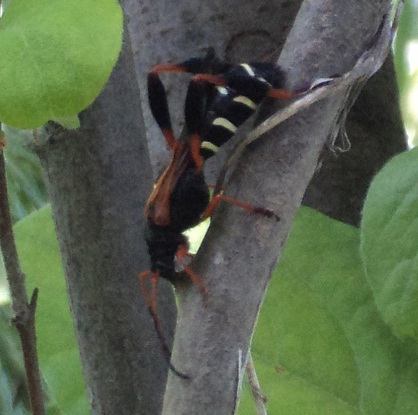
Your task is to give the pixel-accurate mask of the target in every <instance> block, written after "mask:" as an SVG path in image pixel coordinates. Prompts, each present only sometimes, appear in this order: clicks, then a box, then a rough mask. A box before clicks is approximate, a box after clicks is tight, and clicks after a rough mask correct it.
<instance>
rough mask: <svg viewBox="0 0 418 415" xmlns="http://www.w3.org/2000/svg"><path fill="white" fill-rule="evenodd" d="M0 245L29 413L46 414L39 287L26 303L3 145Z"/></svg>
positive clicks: (0, 149) (0, 187)
mask: <svg viewBox="0 0 418 415" xmlns="http://www.w3.org/2000/svg"><path fill="white" fill-rule="evenodd" d="M0 147H2V146H1V145H0ZM0 246H1V252H2V254H3V259H4V265H5V269H6V275H7V280H8V282H9V288H10V294H11V298H12V309H13V313H14V318H13V324H14V325H15V326H16V329H17V330H18V332H19V336H20V341H21V344H22V351H23V358H24V362H25V370H26V377H27V382H28V390H29V399H30V403H31V408H32V412H33V415H45V403H44V399H43V395H42V382H41V373H40V370H39V363H38V355H37V352H36V334H35V312H36V301H37V298H38V290H37V289H35V291H34V292H33V295H32V299H31V301H30V303H29V304H28V302H27V293H26V286H25V276H24V275H23V273H22V271H21V269H20V264H19V258H18V254H17V249H16V244H15V240H14V234H13V226H12V220H11V215H10V208H9V200H8V196H7V182H6V170H5V163H4V153H3V148H0Z"/></svg>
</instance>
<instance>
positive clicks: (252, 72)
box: [140, 49, 296, 377]
mask: <svg viewBox="0 0 418 415" xmlns="http://www.w3.org/2000/svg"><path fill="white" fill-rule="evenodd" d="M161 72H186V73H191V74H193V75H194V76H193V77H192V79H191V81H190V83H189V86H188V90H187V95H186V100H185V109H184V116H185V128H184V130H183V132H182V134H181V137H180V139H178V140H176V138H175V137H174V133H173V129H172V125H171V119H170V114H169V110H168V103H167V96H166V91H165V88H164V85H163V83H162V82H161V80H160V77H159V73H161ZM282 85H283V74H282V72H281V70H280V68H279V67H278V66H276V65H274V64H272V63H267V62H256V63H243V64H239V65H231V64H228V63H225V62H222V61H220V60H218V59H217V58H216V56H215V53H214V51H213V50H212V49H211V50H209V52H208V53H207V55H206V56H205V57H204V58H192V59H189V60H187V61H185V62H183V63H180V64H173V65H159V66H156V67H154V69H153V70H152V71H151V72H150V73H149V75H148V97H149V103H150V107H151V112H152V114H153V116H154V118H155V120H156V121H157V123H158V125H159V127H160V129H161V131H162V133H163V135H164V137H165V139H166V141H167V144H168V146H169V147H170V149H171V151H172V158H171V161H170V163H169V165H168V167H167V168H166V170H165V171H164V172H163V174H162V175H161V176H160V178H159V179H158V181H157V184H156V186H155V189H154V191H153V192H152V193H151V195H150V197H149V199H148V202H147V205H146V208H145V216H146V218H147V220H148V223H147V228H146V234H145V238H146V243H147V245H148V251H149V255H150V258H151V269H150V270H148V271H145V272H142V273H141V274H140V281H141V286H142V290H143V293H144V296H145V298H146V301H147V305H148V308H149V310H150V312H151V315H152V317H153V319H154V323H155V327H156V330H157V334H158V336H159V337H160V340H161V341H162V344H163V347H164V350H165V353H166V356H167V358H168V360H170V351H169V349H168V347H167V346H166V343H165V341H164V337H163V335H162V332H161V329H160V326H159V321H158V318H157V314H156V309H157V303H156V285H157V281H158V278H159V277H162V278H165V279H167V280H169V281H172V282H173V281H174V279H175V275H176V271H175V259H177V260H178V262H179V263H180V264H181V265H182V266H183V268H184V270H185V272H186V274H187V275H188V276H189V277H190V278H191V279H192V281H193V282H195V283H196V284H198V285H199V286H200V288H201V291H202V294H203V295H204V296H206V295H207V288H206V285H205V284H204V282H203V281H202V280H201V279H200V277H199V276H198V275H197V274H196V273H195V272H194V271H193V269H192V268H191V267H190V266H189V265H187V263H186V261H185V257H187V256H188V241H187V238H186V237H185V236H184V235H183V232H184V231H185V230H187V229H189V228H192V227H193V226H195V225H197V224H198V223H199V222H201V221H202V220H204V219H206V218H207V217H210V216H211V215H212V213H213V212H214V210H215V209H216V206H217V205H218V204H219V202H220V201H221V200H225V201H227V202H229V203H232V204H235V205H238V206H240V207H242V208H244V209H246V210H247V211H248V212H251V213H259V214H263V215H265V216H267V217H275V215H274V213H273V212H271V211H269V210H267V209H264V208H260V207H254V206H250V205H248V204H246V203H243V202H240V201H237V200H234V199H231V198H228V197H227V196H225V195H223V194H220V193H217V194H214V195H213V197H212V199H210V197H209V190H208V185H207V184H206V182H205V178H204V175H203V165H204V162H205V160H206V159H208V158H209V157H211V156H212V155H214V154H215V153H216V152H217V150H218V149H219V147H220V146H222V144H224V143H225V142H226V141H227V140H229V139H230V138H231V137H232V136H233V135H234V133H235V131H236V130H237V129H238V127H239V126H240V125H241V124H243V123H244V122H245V121H246V120H247V119H248V118H249V117H250V116H251V115H253V114H254V112H255V111H256V110H257V108H258V107H259V105H260V104H261V102H262V101H263V100H264V99H265V98H267V97H272V98H276V99H289V98H292V97H293V96H295V95H296V94H293V93H291V92H288V91H286V90H283V89H281V88H280V87H281V86H282ZM148 277H151V292H149V290H148V288H147V286H146V279H147V278H148ZM170 368H171V369H172V370H173V371H174V372H175V373H176V374H178V375H179V376H181V377H185V376H184V375H183V374H181V373H179V372H178V371H177V370H176V369H175V368H173V367H172V365H171V364H170Z"/></svg>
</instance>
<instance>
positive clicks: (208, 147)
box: [200, 141, 219, 153]
mask: <svg viewBox="0 0 418 415" xmlns="http://www.w3.org/2000/svg"><path fill="white" fill-rule="evenodd" d="M200 146H201V147H202V148H203V149H204V150H209V151H212V153H217V152H218V151H219V147H218V146H216V145H215V144H213V143H211V142H210V141H202V144H201V145H200Z"/></svg>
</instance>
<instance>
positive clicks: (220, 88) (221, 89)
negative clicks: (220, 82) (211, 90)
mask: <svg viewBox="0 0 418 415" xmlns="http://www.w3.org/2000/svg"><path fill="white" fill-rule="evenodd" d="M216 89H217V91H218V92H219V93H220V94H221V95H228V90H227V89H226V88H225V87H224V86H217V87H216Z"/></svg>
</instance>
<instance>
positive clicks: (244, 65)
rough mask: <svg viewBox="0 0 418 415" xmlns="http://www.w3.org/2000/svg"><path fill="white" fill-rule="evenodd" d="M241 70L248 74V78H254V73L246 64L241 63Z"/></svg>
mask: <svg viewBox="0 0 418 415" xmlns="http://www.w3.org/2000/svg"><path fill="white" fill-rule="evenodd" d="M240 66H241V67H242V68H244V70H245V72H247V73H248V75H250V76H255V73H254V71H253V68H251V66H250V65H248V63H241V65H240Z"/></svg>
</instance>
